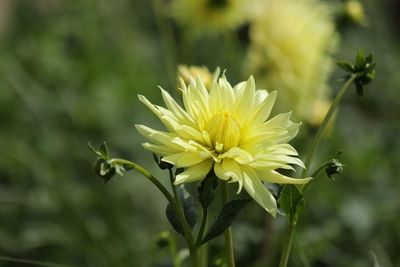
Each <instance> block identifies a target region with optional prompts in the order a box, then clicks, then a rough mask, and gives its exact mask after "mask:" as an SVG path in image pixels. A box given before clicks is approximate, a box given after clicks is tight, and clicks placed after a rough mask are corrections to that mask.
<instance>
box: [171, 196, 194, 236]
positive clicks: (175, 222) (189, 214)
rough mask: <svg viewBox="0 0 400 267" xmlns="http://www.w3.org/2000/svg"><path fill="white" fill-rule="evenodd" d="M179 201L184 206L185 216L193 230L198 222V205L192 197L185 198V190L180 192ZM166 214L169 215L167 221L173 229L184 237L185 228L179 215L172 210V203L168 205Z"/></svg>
mask: <svg viewBox="0 0 400 267" xmlns="http://www.w3.org/2000/svg"><path fill="white" fill-rule="evenodd" d="M178 195H179V199H180V202H181V204H182V208H183V213H184V215H185V219H186V222H187V224H188V225H189V227H190V228H193V227H194V226H195V224H196V222H197V217H198V211H197V207H196V203H195V201H194V198H193V197H192V196H189V197H187V198H185V196H184V193H183V189H180V190H179V191H178ZM165 214H166V215H167V219H168V221H169V222H170V224H171V225H172V227H173V228H174V229H175V231H177V232H178V233H179V234H181V235H183V228H182V225H181V222H180V221H179V219H178V218H179V217H178V215H177V214H176V213H175V210H174V209H173V208H172V206H171V203H168V205H167V208H166V209H165Z"/></svg>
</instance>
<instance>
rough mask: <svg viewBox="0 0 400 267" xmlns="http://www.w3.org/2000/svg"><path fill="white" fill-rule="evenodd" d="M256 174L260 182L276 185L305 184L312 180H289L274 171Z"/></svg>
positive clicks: (309, 178) (308, 178)
mask: <svg viewBox="0 0 400 267" xmlns="http://www.w3.org/2000/svg"><path fill="white" fill-rule="evenodd" d="M257 174H258V176H259V177H260V179H261V180H263V181H265V182H268V183H277V184H306V183H308V182H309V181H311V180H312V179H313V178H312V177H307V178H302V179H296V178H290V177H288V176H285V175H282V174H280V173H278V172H276V171H266V172H263V171H257Z"/></svg>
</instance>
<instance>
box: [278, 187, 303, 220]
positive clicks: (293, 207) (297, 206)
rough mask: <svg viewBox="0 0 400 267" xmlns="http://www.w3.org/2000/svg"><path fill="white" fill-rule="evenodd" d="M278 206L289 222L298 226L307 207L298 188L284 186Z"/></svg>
mask: <svg viewBox="0 0 400 267" xmlns="http://www.w3.org/2000/svg"><path fill="white" fill-rule="evenodd" d="M278 204H279V207H280V208H281V209H282V210H283V211H284V212H285V214H286V216H287V217H288V219H289V221H290V222H292V223H294V224H296V223H297V221H298V219H299V216H300V214H301V212H302V211H303V209H304V206H305V200H304V195H303V193H302V192H301V191H300V189H299V188H298V187H297V186H295V185H291V184H287V185H284V186H283V188H282V191H281V193H280V195H279V199H278Z"/></svg>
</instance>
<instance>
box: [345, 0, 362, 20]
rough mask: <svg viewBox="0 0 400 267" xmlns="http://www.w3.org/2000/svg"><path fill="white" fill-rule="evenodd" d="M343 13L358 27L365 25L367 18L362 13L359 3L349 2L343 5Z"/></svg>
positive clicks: (355, 0) (352, 0)
mask: <svg viewBox="0 0 400 267" xmlns="http://www.w3.org/2000/svg"><path fill="white" fill-rule="evenodd" d="M344 12H345V14H346V16H347V17H348V18H349V19H351V20H352V21H354V22H355V23H357V24H360V25H366V24H367V18H366V16H365V12H364V6H363V4H362V3H361V2H360V1H357V0H349V1H346V3H345V4H344Z"/></svg>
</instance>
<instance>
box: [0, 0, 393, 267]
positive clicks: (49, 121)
mask: <svg viewBox="0 0 400 267" xmlns="http://www.w3.org/2000/svg"><path fill="white" fill-rule="evenodd" d="M174 1H176V2H177V4H176V5H179V2H182V1H179V0H170V1H164V0H152V1H148V0H114V1H103V0H99V1H96V0H76V1H67V0H0V58H1V59H0V122H1V126H0V128H1V130H0V266H5V267H10V266H26V264H23V263H17V262H15V261H10V260H9V259H8V260H7V258H14V259H31V260H39V261H44V262H52V263H59V264H64V265H67V266H96V267H103V266H104V267H110V266H113V267H119V266H121V267H122V266H123V267H126V266H135V267H136V266H172V265H170V264H171V263H170V261H169V255H168V251H167V250H165V249H161V248H159V247H158V246H157V237H158V234H159V232H160V231H163V230H168V231H171V232H173V230H172V228H171V227H170V226H169V225H168V222H167V220H166V218H165V216H164V209H165V206H166V201H165V200H164V199H163V197H162V195H161V194H160V193H159V192H158V191H157V190H156V189H155V188H154V187H153V186H152V184H151V183H149V182H148V181H147V180H146V179H145V178H144V177H141V176H140V175H139V174H137V173H129V174H126V175H124V176H123V177H117V178H115V179H113V180H111V181H110V182H109V183H108V184H107V185H104V184H103V181H102V180H101V179H100V178H99V177H97V176H96V175H95V173H94V172H93V163H94V160H95V158H94V156H93V155H92V153H91V151H90V150H89V149H88V146H87V143H88V141H89V140H90V141H91V142H92V143H93V144H95V145H96V146H97V145H98V144H100V143H101V142H102V141H104V140H105V141H107V143H108V146H109V148H110V151H111V152H110V153H111V155H112V156H119V157H125V158H129V159H131V160H133V161H136V162H138V163H140V164H141V165H143V166H144V167H146V168H148V169H149V170H152V172H153V173H155V174H157V175H158V176H160V177H163V176H165V174H164V173H162V172H161V171H159V170H157V169H156V167H155V164H153V163H152V155H151V153H149V152H148V151H145V150H144V149H143V148H142V146H141V142H143V141H144V140H143V138H142V137H141V136H140V135H139V134H138V133H137V132H136V130H135V128H134V127H133V125H134V124H135V123H143V124H146V125H152V126H154V127H157V128H160V126H161V125H160V124H159V123H158V122H157V120H156V118H155V117H154V116H153V115H152V114H151V113H150V112H149V111H148V110H147V109H146V108H145V107H144V106H143V105H142V104H140V103H139V101H138V99H137V94H144V95H146V96H147V97H148V98H149V99H150V100H151V101H152V102H155V103H159V104H160V103H161V98H160V94H159V89H157V85H160V86H162V87H163V88H165V89H167V90H168V91H169V92H171V93H172V94H175V95H177V94H176V87H177V86H176V67H177V65H178V64H187V65H200V66H206V67H208V68H209V69H210V71H213V70H214V69H215V68H216V67H217V66H220V67H221V68H222V69H227V72H226V75H227V77H228V80H230V81H231V82H232V83H235V82H239V81H241V80H244V79H247V78H248V76H249V75H250V74H251V72H250V71H249V70H248V69H249V68H247V67H246V65H247V63H245V62H247V58H248V49H249V47H251V45H252V43H251V42H253V39H252V37H251V32H252V25H251V23H252V22H251V19H247V20H246V18H243V19H242V18H238V19H236V17H235V16H233V15H232V16H231V17H232V18H231V19H232V23H227V26H226V25H225V24H222V26H221V27H214V26H213V25H211V26H210V25H207V27H202V26H201V23H202V20H201V16H205V18H206V20H210V21H211V18H214V17H218V16H219V15H218V14H211V15H210V14H208V13H207V12H206V13H205V15H204V14H200V15H199V19H198V20H197V19H196V16H197V13H196V12H203V11H204V10H200V9H196V8H194V9H192V10H189V11H185V9H184V8H186V7H185V6H184V5H183V6H182V10H183V11H182V10H181V9H179V8H178V7H177V6H175V3H173V2H174ZM187 2H190V1H189V0H188V1H187ZM198 2H199V3H200V4H201V2H204V1H198V0H193V3H198ZM214 2H216V3H215V5H221V3H222V4H224V3H225V2H228V3H229V1H227V0H226V1H214ZM233 2H234V3H235V5H239V4H243V3H244V2H243V1H241V2H240V1H232V3H233ZM258 2H259V1H254V3H253V2H252V1H249V2H247V4H246V8H245V7H241V6H239V9H238V10H247V11H246V12H251V10H252V9H254V7H257V5H258V4H259V3H258ZM311 2H315V1H311ZM225 4H226V3H225ZM324 4H326V5H329V7H330V10H332V21H333V23H334V25H335V32H336V33H335V37H333V36H332V39H336V40H337V41H336V44H335V49H334V50H330V51H331V52H329V56H330V57H331V61H332V62H335V61H338V60H343V59H346V60H353V58H354V55H355V54H356V52H357V50H358V49H360V48H361V49H363V50H364V51H367V52H369V51H370V52H373V53H374V55H375V58H376V63H377V78H376V80H375V81H374V82H373V83H371V84H370V85H368V86H367V88H366V92H365V94H364V96H363V97H362V98H361V99H360V98H359V97H358V96H357V94H356V93H355V90H350V91H349V93H348V94H347V95H346V96H345V98H344V101H343V104H342V106H341V108H340V110H339V112H338V114H337V117H336V121H335V124H334V125H333V127H332V128H331V130H330V131H329V136H328V138H326V139H324V140H323V142H324V143H323V145H322V146H321V149H320V151H319V154H318V156H319V157H318V162H320V163H321V162H323V161H325V160H326V159H328V157H329V155H331V154H333V153H335V152H336V151H338V150H340V149H343V154H342V157H341V160H342V162H343V163H344V164H345V165H346V167H345V170H344V173H343V174H341V175H339V176H337V177H336V180H335V181H332V180H329V179H327V178H326V177H325V176H324V175H320V176H319V178H318V180H317V182H315V183H314V184H313V185H312V186H311V187H310V190H309V192H308V193H307V196H306V200H307V207H306V210H305V213H304V216H303V217H302V219H301V221H300V223H299V227H298V232H297V237H296V240H295V246H294V249H293V253H292V258H291V263H290V266H293V267H297V266H305V267H307V266H315V267H324V266H352V267H358V266H360V267H361V266H374V267H378V266H385V267H392V266H393V267H394V266H400V256H399V254H398V249H399V246H400V243H399V240H400V218H399V214H400V194H399V192H400V179H399V178H400V177H399V173H400V171H399V166H400V138H399V132H400V131H399V130H400V119H399V115H400V97H399V93H400V91H399V90H400V76H399V75H398V71H399V69H400V60H399V59H400V38H399V36H400V35H399V34H400V30H399V29H400V26H399V25H400V2H399V1H395V0H385V1H374V0H365V1H361V2H359V4H360V5H361V8H362V9H361V11H360V6H358V7H356V8H355V9H354V10H355V11H354V10H353V11H352V12H353V13H351V11H349V9H348V6H347V4H348V3H347V2H344V1H339V0H337V1H334V0H331V1H325V2H324ZM252 5H253V6H252ZM188 8H192V7H188ZM217 8H220V7H217ZM357 10H358V11H357ZM191 12H192V13H191ZM204 12H205V11H204ZM232 12H233V11H232ZM354 12H355V13H354ZM357 12H358V13H357ZM360 12H361V13H360ZM182 14H186V15H188V16H189V17H190V18H191V19H189V20H185V17H184V15H182ZM357 14H358V15H357ZM360 14H361V15H360ZM254 16H256V15H254ZM250 17H251V16H250ZM280 18H281V20H282V21H285V20H286V18H285V17H284V15H283V16H280ZM188 21H189V22H188ZM190 21H193V23H195V24H194V25H190ZM215 21H216V22H218V23H219V21H220V20H218V19H215ZM279 23H280V21H279V20H278V21H277V24H279ZM314 23H315V25H318V21H315V22H314ZM192 26H193V27H192ZM225 26H226V27H225ZM196 27H198V28H199V29H198V30H197V28H196ZM212 29H217V30H218V31H217V32H210V31H212ZM312 36H313V35H310V37H306V38H311V39H312V38H313V37H312ZM309 53H313V50H312V49H311V48H310V51H309ZM260 60H262V59H260ZM336 69H337V68H336V67H334V65H333V64H332V68H331V71H330V72H329V74H326V76H327V79H326V83H327V85H328V86H327V88H329V90H330V91H329V92H330V93H329V94H328V95H331V96H332V95H335V93H336V92H337V89H338V88H339V87H340V85H341V83H340V82H338V80H339V79H340V78H341V77H342V76H343V75H344V72H343V71H341V70H336ZM261 75H262V74H261ZM259 76H260V74H259ZM256 82H257V80H256ZM278 87H279V86H278ZM268 89H269V88H268ZM278 98H279V96H278ZM315 132H316V126H315V125H313V124H311V123H307V122H305V123H303V126H302V128H301V131H300V134H299V138H298V139H296V140H294V141H293V142H292V143H293V144H294V146H295V147H296V148H297V149H298V150H299V151H300V155H301V156H303V157H304V155H305V153H306V151H307V149H308V147H309V143H310V139H311V138H310V137H311V136H312V135H313V134H315ZM317 165H318V164H317ZM233 228H234V237H235V248H236V254H237V266H277V261H278V259H279V255H280V249H281V247H282V245H281V243H282V240H283V236H284V231H285V219H284V218H283V217H278V218H277V219H276V220H272V219H271V218H270V217H269V215H267V214H266V213H265V212H264V211H263V210H262V209H261V208H260V207H259V206H258V205H256V204H255V203H252V204H251V205H249V206H248V207H247V209H246V210H245V211H244V212H242V214H241V215H240V217H239V219H238V220H237V221H236V222H235V223H234V226H233ZM176 240H177V241H178V244H182V245H183V242H182V240H181V239H180V238H179V237H176ZM211 246H214V247H215V249H214V250H212V251H215V253H211V255H210V256H211V260H212V261H213V259H215V258H217V257H218V256H219V254H222V253H223V252H222V251H219V249H220V240H215V241H213V243H212V244H211ZM214 254H215V255H214ZM210 264H211V263H210ZM39 266H45V265H43V264H42V265H41V264H39Z"/></svg>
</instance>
